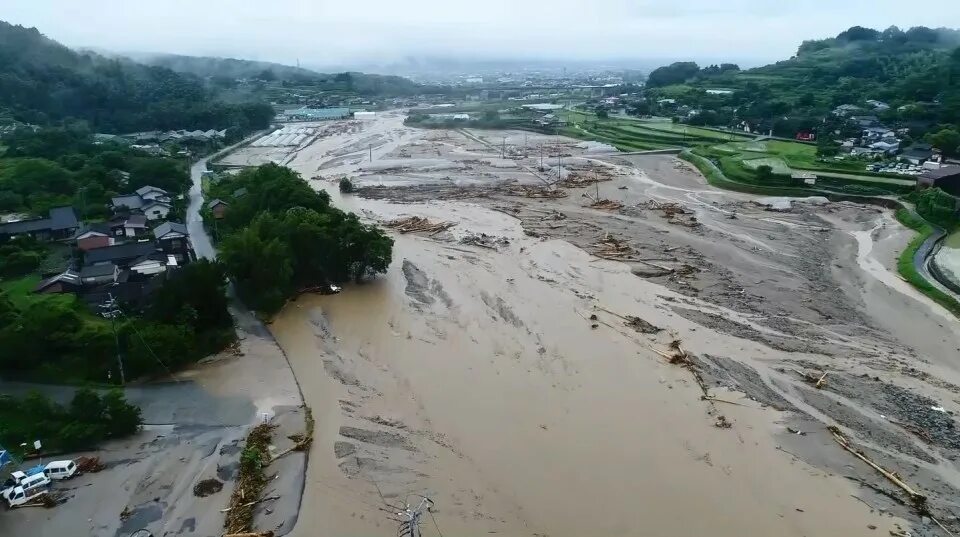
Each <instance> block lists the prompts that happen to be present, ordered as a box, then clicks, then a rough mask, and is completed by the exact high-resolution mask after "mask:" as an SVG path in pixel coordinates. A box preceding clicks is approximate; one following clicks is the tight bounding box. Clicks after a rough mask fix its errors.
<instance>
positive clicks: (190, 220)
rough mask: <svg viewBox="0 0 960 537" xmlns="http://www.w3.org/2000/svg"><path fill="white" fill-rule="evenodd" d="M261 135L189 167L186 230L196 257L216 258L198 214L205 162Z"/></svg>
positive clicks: (254, 135)
mask: <svg viewBox="0 0 960 537" xmlns="http://www.w3.org/2000/svg"><path fill="white" fill-rule="evenodd" d="M262 135H263V131H260V132H257V133H255V134H252V135H250V136H248V137H247V138H244V139H243V140H241V141H239V142H237V143H235V144H233V145H231V146H229V147H225V148H223V149H222V150H220V151H219V152H217V153H214V154H213V155H210V156H208V157H204V158H202V159H200V160H198V161H197V162H195V163H194V164H193V166H191V167H190V179H191V180H192V181H193V185H192V186H191V187H190V193H189V196H190V205H189V206H188V207H187V232H188V233H190V243H191V244H192V245H193V251H194V252H195V253H196V254H197V257H199V258H202V259H211V260H213V259H216V258H217V250H216V248H214V247H213V242H211V241H210V236H209V235H207V230H206V229H205V228H204V227H203V217H202V216H200V209H202V208H203V202H204V200H203V172H205V171H207V162H209V161H210V160H211V159H216V158H218V157H219V156H220V155H222V154H224V153H226V152H227V151H231V150H233V149H234V148H236V147H239V146H241V145H243V144H245V143H248V142H250V141H252V140H255V139H257V138H259V137H260V136H262Z"/></svg>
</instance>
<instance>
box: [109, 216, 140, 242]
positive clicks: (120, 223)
mask: <svg viewBox="0 0 960 537" xmlns="http://www.w3.org/2000/svg"><path fill="white" fill-rule="evenodd" d="M109 225H110V234H111V235H113V236H114V237H139V236H141V235H143V234H144V233H146V232H147V217H146V216H145V215H142V214H137V213H135V214H131V215H127V216H117V217H115V218H113V219H112V220H110V224H109Z"/></svg>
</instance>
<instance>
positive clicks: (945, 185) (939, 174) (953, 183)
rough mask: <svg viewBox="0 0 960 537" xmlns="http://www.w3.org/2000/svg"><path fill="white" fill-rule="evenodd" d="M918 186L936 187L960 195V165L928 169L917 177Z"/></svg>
mask: <svg viewBox="0 0 960 537" xmlns="http://www.w3.org/2000/svg"><path fill="white" fill-rule="evenodd" d="M917 186H920V187H936V188H939V189H941V190H943V191H944V192H946V193H948V194H952V195H954V196H960V166H944V167H942V168H940V169H938V170H927V171H925V172H923V173H922V174H920V175H919V176H918V177H917Z"/></svg>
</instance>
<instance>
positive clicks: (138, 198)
mask: <svg viewBox="0 0 960 537" xmlns="http://www.w3.org/2000/svg"><path fill="white" fill-rule="evenodd" d="M111 206H112V207H113V210H114V211H124V210H125V211H140V212H142V213H143V214H144V215H146V217H147V219H148V220H160V219H163V218H166V217H167V215H168V214H170V210H171V209H172V206H171V205H170V194H168V193H167V191H166V190H163V189H162V188H157V187H155V186H143V187H140V188H138V189H137V191H136V192H135V193H133V194H124V195H122V196H115V197H114V198H113V199H112V200H111Z"/></svg>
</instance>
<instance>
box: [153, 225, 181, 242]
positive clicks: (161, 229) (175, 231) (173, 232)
mask: <svg viewBox="0 0 960 537" xmlns="http://www.w3.org/2000/svg"><path fill="white" fill-rule="evenodd" d="M187 235H189V233H188V232H187V226H185V225H183V224H181V223H179V222H164V223H162V224H160V225H159V226H157V227H156V228H155V229H154V230H153V236H154V237H156V238H157V239H164V238H166V237H174V236H176V237H180V236H184V237H185V236H187Z"/></svg>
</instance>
